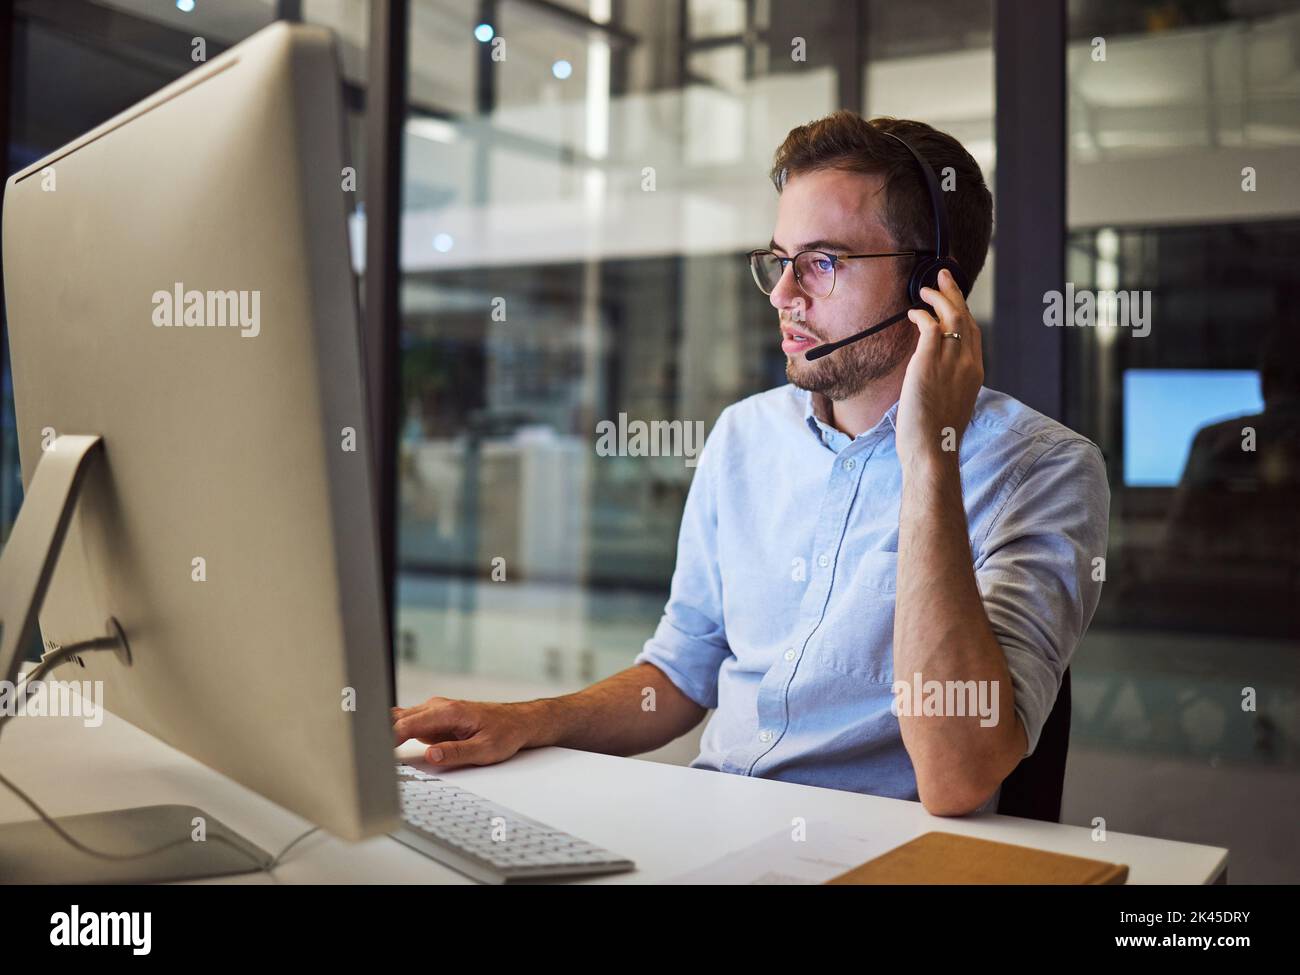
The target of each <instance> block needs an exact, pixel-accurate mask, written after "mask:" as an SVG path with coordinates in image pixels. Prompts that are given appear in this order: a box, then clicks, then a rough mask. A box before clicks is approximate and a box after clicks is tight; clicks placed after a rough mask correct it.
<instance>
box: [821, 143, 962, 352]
mask: <svg viewBox="0 0 1300 975" xmlns="http://www.w3.org/2000/svg"><path fill="white" fill-rule="evenodd" d="M880 134H881V135H885V136H888V137H889V138H891V139H893V140H894V141H895V142H897V143H898V144H899V145H901V146H902V147H903V148H904V149H906V150H907V151H908V152H909V153H911V155H912V158H913V159H915V160H916V165H917V166H918V167H920V169H921V175H922V176H923V177H924V178H925V188H926V191H927V192H928V193H929V194H930V206H931V209H932V210H933V211H934V252H933V253H931V252H929V251H922V252H921V253H919V254H918V255H917V258H916V264H915V265H914V266H913V268H912V276H911V277H910V278H908V281H907V299H908V301H910V302H911V304H910V305H909V306H908V308H907V310H906V311H901V312H899V313H898V314H897V315H893V316H891V317H889V318H886V319H885V320H884V321H883V322H878V323H877V324H875V325H872V326H871V327H870V328H867V329H863V330H862V331H861V332H855V333H854V334H853V335H850V336H849V337H848V338H846V339H840V340H839V341H838V342H829V343H827V344H826V345H819V346H817V347H816V348H815V349H809V350H808V351H807V352H805V353H804V358H805V359H807V360H809V361H812V360H813V359H820V358H821V357H822V356H827V355H830V354H831V353H832V352H834V351H835V350H836V349H842V348H844V346H846V345H851V344H853V343H854V342H858V341H861V340H862V339H865V338H866V337H867V336H869V335H875V334H876V333H877V332H879V331H880V330H882V329H885V328H888V327H889V326H890V325H893V324H894V323H895V322H901V321H902V320H903V319H904V318H906V317H907V313H908V312H910V311H911V310H912V309H914V308H928V307H929V306H928V305H927V304H926V303H925V300H924V299H922V297H921V289H922V288H934V289H936V290H937V289H938V287H939V272H940V271H944V270H946V271H948V273H950V274H951V275H952V279H953V281H955V282H956V284H957V287H958V288H960V289H961V293H962V297H965V296H966V295H969V294H970V280H969V279H968V278H967V277H966V272H965V271H963V270H962V269H961V266H960V265H959V264H958V263H957V261H956V260H955V259H954V258H953V256H952V250H951V246H952V234H951V232H950V231H949V228H948V208H947V207H946V206H945V205H944V202H943V191H942V190H940V189H939V180H938V179H937V178H936V177H935V175H934V170H933V169H931V168H930V164H929V163H927V162H926V161H925V160H924V159H922V158H921V154H920V153H919V152H917V151H916V150H915V149H913V148H912V147H911V145H909V144H908V143H907V141H906V140H904V139H901V138H899V137H898V136H896V135H894V133H892V132H881V133H880Z"/></svg>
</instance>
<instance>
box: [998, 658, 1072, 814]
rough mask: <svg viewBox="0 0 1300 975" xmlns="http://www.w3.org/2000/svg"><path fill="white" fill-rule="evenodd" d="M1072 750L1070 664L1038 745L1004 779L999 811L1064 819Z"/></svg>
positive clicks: (1039, 737)
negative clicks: (1067, 765) (1068, 755)
mask: <svg viewBox="0 0 1300 975" xmlns="http://www.w3.org/2000/svg"><path fill="white" fill-rule="evenodd" d="M1069 750H1070V668H1069V667H1066V668H1065V674H1064V676H1062V678H1061V690H1060V691H1059V692H1058V693H1057V695H1056V703H1055V704H1053V705H1052V713H1051V714H1049V715H1048V716H1047V723H1046V724H1044V725H1043V730H1042V733H1041V734H1040V735H1039V736H1038V747H1037V748H1035V749H1034V753H1033V754H1032V755H1030V756H1029V757H1028V758H1026V759H1024V760H1023V761H1022V762H1021V763H1020V764H1019V765H1017V766H1016V767H1015V768H1014V769H1013V770H1012V772H1011V774H1010V775H1008V776H1007V777H1006V779H1005V780H1004V781H1003V782H1002V794H1001V795H1000V796H998V812H999V813H1001V814H1002V815H1004V816H1021V817H1023V818H1025V819H1041V820H1044V821H1045V822H1049V823H1059V822H1060V821H1061V791H1062V790H1063V789H1064V787H1065V757H1066V753H1067V752H1068V751H1069Z"/></svg>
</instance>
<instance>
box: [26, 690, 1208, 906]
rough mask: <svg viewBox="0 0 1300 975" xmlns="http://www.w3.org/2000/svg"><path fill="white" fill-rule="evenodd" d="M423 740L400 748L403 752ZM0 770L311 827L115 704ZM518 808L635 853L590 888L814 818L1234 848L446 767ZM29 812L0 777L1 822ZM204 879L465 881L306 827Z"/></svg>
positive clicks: (1051, 841)
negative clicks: (252, 864) (258, 869)
mask: <svg viewBox="0 0 1300 975" xmlns="http://www.w3.org/2000/svg"><path fill="white" fill-rule="evenodd" d="M423 748H424V746H422V745H420V744H419V743H409V742H408V743H407V744H406V745H404V746H403V747H402V748H401V749H399V755H400V756H401V757H403V758H405V759H407V760H409V759H410V758H411V757H413V756H419V755H421V754H423ZM0 768H3V770H4V773H5V774H6V775H7V776H8V777H9V778H11V779H12V780H13V781H14V782H15V783H16V784H17V785H18V786H19V787H20V788H22V789H24V790H26V791H27V793H28V794H29V795H31V796H32V798H33V799H35V800H36V801H37V802H39V803H41V804H42V805H43V806H44V807H45V809H46V810H47V811H48V812H49V813H50V814H51V815H54V816H64V815H72V814H76V813H85V812H94V811H97V810H102V809H114V808H120V807H125V806H139V805H151V804H154V803H172V802H175V803H188V804H192V805H195V806H198V807H200V808H201V809H203V810H205V811H206V812H207V813H208V814H209V815H212V816H215V817H216V818H217V819H220V820H221V821H223V822H224V823H226V825H228V826H230V827H231V828H232V829H234V830H236V831H238V832H240V833H242V834H243V835H244V836H245V837H247V838H248V839H249V840H251V841H252V842H254V843H256V844H258V845H259V846H261V847H262V848H263V849H264V850H266V851H267V852H269V853H271V854H272V855H274V854H276V853H279V851H280V850H281V849H283V848H284V846H286V845H287V844H288V843H289V842H290V841H291V840H292V839H294V837H296V836H298V835H299V834H300V833H302V832H303V831H304V830H305V829H307V828H309V826H310V825H311V824H309V823H307V822H306V821H304V820H302V819H300V818H299V817H297V816H295V815H293V814H292V813H289V812H286V811H285V810H284V809H282V808H280V807H279V806H276V805H275V804H273V803H271V802H270V801H268V800H266V799H263V798H262V797H261V796H259V795H257V794H256V793H254V792H251V791H250V790H248V789H246V788H244V787H243V786H241V785H239V784H237V783H235V782H233V781H231V780H229V779H227V778H226V777H225V776H223V775H221V774H219V773H217V772H214V771H212V770H211V769H209V768H207V767H206V766H203V765H200V764H199V763H198V762H195V761H194V760H192V759H191V758H189V757H188V756H186V755H184V754H183V753H181V752H178V751H176V750H175V749H173V748H172V747H170V746H169V745H165V744H163V743H162V742H160V741H158V740H157V739H155V738H153V737H152V736H150V735H147V734H145V733H144V732H142V731H140V730H139V729H138V728H136V727H134V726H133V725H131V724H128V723H127V722H125V721H122V720H120V719H118V718H116V717H115V716H113V715H111V714H108V715H105V717H104V723H103V725H102V726H101V727H99V728H86V727H84V726H83V725H82V721H81V719H80V718H50V717H38V718H30V717H21V718H14V719H12V720H10V721H8V722H7V723H6V724H5V726H4V729H3V734H0ZM441 774H443V775H445V776H446V777H447V778H454V779H455V780H456V781H457V782H458V783H463V784H464V786H465V788H467V789H469V790H471V791H473V792H477V793H479V794H481V795H483V796H486V797H487V798H489V799H493V800H495V801H497V802H500V803H503V804H505V805H507V806H510V807H512V808H514V809H516V810H517V811H519V812H520V813H523V814H524V815H528V816H532V817H533V818H535V819H539V820H541V821H542V822H545V823H548V824H550V825H552V826H555V827H558V828H560V829H564V830H568V831H569V832H571V833H573V834H575V835H577V836H580V837H582V838H583V839H586V840H590V841H591V842H593V843H598V844H600V845H602V846H605V847H608V848H609V849H611V850H614V851H615V852H617V853H620V854H622V855H624V856H627V857H630V858H631V859H633V860H634V861H636V863H637V866H638V869H637V870H636V871H635V872H634V873H628V874H619V875H616V876H612V877H605V878H596V879H594V880H591V881H585V882H588V883H656V882H663V881H667V880H669V879H671V878H672V877H674V876H676V875H677V874H680V873H683V872H685V871H687V870H690V869H693V868H695V867H699V866H703V865H704V864H706V863H709V862H711V861H712V860H714V859H716V858H717V857H719V856H721V855H722V854H724V853H726V852H728V851H731V850H739V849H742V848H744V847H746V846H749V845H750V844H752V843H755V842H757V841H759V840H761V839H764V838H766V837H768V836H770V835H771V834H773V833H776V832H778V831H780V830H789V829H790V825H791V820H792V819H793V818H794V817H796V816H802V817H804V819H805V820H807V821H808V822H809V823H812V822H813V821H814V820H817V819H825V818H829V819H833V820H835V821H836V822H837V823H870V824H871V825H872V828H873V829H877V830H880V831H882V833H884V834H887V837H888V838H889V839H890V840H891V841H895V845H896V844H897V843H903V842H905V841H907V840H909V839H911V838H912V837H914V836H917V835H919V834H921V833H924V832H927V831H930V830H946V831H949V832H954V833H965V834H969V835H971V836H978V837H983V838H986V839H992V840H1003V841H1006V842H1009V843H1019V844H1023V845H1025V846H1033V847H1039V848H1041V849H1045V850H1055V851H1057V852H1060V853H1070V854H1074V855H1076V856H1083V857H1092V858H1094V859H1100V860H1109V861H1112V862H1116V863H1127V864H1128V865H1129V883H1134V884H1143V883H1169V884H1203V883H1208V882H1212V881H1214V880H1215V879H1216V878H1217V877H1218V876H1219V874H1220V873H1221V872H1222V871H1223V870H1224V869H1225V868H1226V866H1227V850H1224V849H1220V848H1217V847H1210V846H1199V845H1195V844H1190V843H1178V842H1173V841H1170V840H1158V839H1149V838H1146V837H1141V836H1133V835H1129V834H1124V833H1113V832H1112V833H1109V834H1108V837H1107V840H1106V842H1105V843H1095V842H1093V841H1092V838H1091V831H1090V830H1088V829H1085V828H1082V827H1077V826H1061V825H1057V824H1051V823H1041V822H1037V821H1034V820H1028V819H1014V818H1011V817H1006V816H992V815H989V816H981V817H978V818H954V819H949V818H940V817H936V816H931V815H929V814H928V813H926V811H925V810H924V808H923V807H922V806H921V804H920V803H916V802H905V801H902V800H898V799H882V798H878V797H875V796H866V795H859V794H857V793H853V792H839V791H836V790H833V789H821V788H816V787H813V786H804V785H794V784H791V783H787V782H776V781H770V780H765V779H754V778H748V777H744V776H737V775H728V774H724V773H720V772H709V771H705V770H703V769H690V768H684V767H682V766H676V765H665V764H661V763H658V762H649V761H642V760H640V759H635V758H616V757H613V756H609V755H598V754H594V753H590V752H580V751H574V750H572V749H568V748H543V749H534V750H529V751H525V752H521V753H520V754H518V755H517V756H515V757H514V758H512V759H511V760H510V761H508V762H504V763H502V764H500V765H492V766H485V767H482V768H468V769H460V770H454V771H448V772H444V773H441ZM31 818H33V816H32V814H31V813H30V811H29V810H28V809H27V807H26V806H24V805H23V804H22V803H21V802H20V801H19V800H18V799H17V798H16V797H14V796H13V795H11V794H10V793H9V791H8V790H6V789H3V788H2V787H0V822H11V821H15V820H22V819H31ZM207 882H210V883H275V882H281V883H303V884H307V883H470V881H468V880H467V879H466V878H464V877H462V876H461V875H460V874H458V873H456V872H454V871H452V870H450V869H448V868H446V867H443V866H441V865H440V864H438V863H435V862H434V861H432V860H429V859H427V858H425V857H424V856H422V855H421V854H419V853H416V852H415V851H413V850H410V849H408V848H406V847H405V846H402V845H401V844H399V843H398V842H397V841H396V840H393V839H390V838H388V837H387V836H381V837H376V838H373V839H370V840H366V841H365V842H362V843H355V844H350V843H345V842H341V841H339V840H336V839H334V838H333V837H331V836H328V835H325V834H323V833H316V834H313V835H312V836H311V837H309V838H308V839H306V840H304V841H303V842H302V843H300V844H299V845H298V846H297V847H295V848H294V850H293V851H292V852H291V853H290V854H289V856H288V858H287V860H286V862H285V863H284V864H282V865H281V866H280V867H278V868H277V869H276V871H275V874H274V877H272V876H270V875H267V874H245V875H242V876H239V877H233V878H225V879H222V880H214V881H207Z"/></svg>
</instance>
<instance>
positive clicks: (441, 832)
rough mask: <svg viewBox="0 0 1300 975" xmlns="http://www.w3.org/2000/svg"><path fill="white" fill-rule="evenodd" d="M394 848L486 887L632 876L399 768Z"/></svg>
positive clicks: (569, 841) (564, 837)
mask: <svg viewBox="0 0 1300 975" xmlns="http://www.w3.org/2000/svg"><path fill="white" fill-rule="evenodd" d="M397 787H398V790H399V791H400V795H401V804H402V823H403V825H402V827H401V828H400V829H398V830H396V831H395V832H393V833H391V834H389V835H391V836H392V837H393V839H395V840H397V841H398V842H399V843H403V844H405V845H406V846H409V847H411V849H413V850H419V851H420V852H421V853H423V854H424V855H425V856H428V857H431V858H432V859H434V860H437V861H438V862H439V863H442V864H445V865H446V866H448V867H451V868H452V869H453V870H457V871H459V872H461V873H463V874H465V875H466V876H468V877H472V878H473V879H475V880H479V881H482V882H483V883H488V884H503V883H509V882H511V881H519V880H546V879H550V878H552V877H577V876H583V875H591V874H602V873H622V872H624V871H627V870H635V869H636V864H634V863H633V862H632V861H631V860H628V859H627V858H625V857H620V856H618V855H617V854H615V853H611V852H609V850H605V849H602V848H601V847H599V846H596V845H594V844H592V843H588V842H587V841H586V840H580V839H578V838H577V837H576V836H571V835H569V834H568V833H565V832H562V831H561V830H558V829H554V828H552V827H550V826H547V825H546V824H545V823H539V822H537V820H535V819H529V818H528V817H527V816H521V815H519V813H517V812H515V811H514V810H512V809H507V808H506V807H505V806H501V805H498V804H497V803H495V802H489V801H488V800H486V799H484V798H483V797H482V796H478V795H475V794H474V793H472V792H467V791H466V790H464V789H462V788H460V787H459V786H456V785H453V784H452V783H451V782H449V781H448V780H446V779H440V778H438V777H437V776H436V775H430V774H429V773H428V772H424V771H421V770H420V769H417V768H414V767H412V766H410V765H402V764H400V763H399V764H398V766H397Z"/></svg>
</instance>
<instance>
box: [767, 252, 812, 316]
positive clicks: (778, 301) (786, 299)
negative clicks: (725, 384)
mask: <svg viewBox="0 0 1300 975" xmlns="http://www.w3.org/2000/svg"><path fill="white" fill-rule="evenodd" d="M796 299H797V300H798V301H799V303H800V304H801V305H804V304H806V303H807V300H808V299H807V298H805V297H804V294H803V291H802V289H800V287H799V282H798V281H796V280H795V277H794V262H793V261H791V262H790V263H789V264H787V265H786V266H785V271H784V272H783V273H782V274H781V280H779V281H777V283H776V287H775V288H773V289H772V293H771V294H770V295H768V300H769V301H771V302H772V307H773V308H775V309H776V310H777V311H782V310H783V309H786V308H789V307H790V306H791V305H793V304H794V303H795V301H796Z"/></svg>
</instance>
